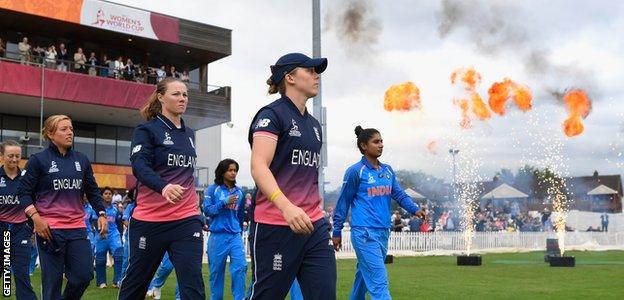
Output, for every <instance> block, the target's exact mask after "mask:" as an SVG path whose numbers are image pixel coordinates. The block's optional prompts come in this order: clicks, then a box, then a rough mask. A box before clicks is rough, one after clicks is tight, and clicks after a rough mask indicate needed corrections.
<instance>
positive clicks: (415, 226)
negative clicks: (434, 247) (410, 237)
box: [408, 216, 423, 232]
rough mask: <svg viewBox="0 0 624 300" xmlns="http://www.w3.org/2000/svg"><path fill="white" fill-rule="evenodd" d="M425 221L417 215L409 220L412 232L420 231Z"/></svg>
mask: <svg viewBox="0 0 624 300" xmlns="http://www.w3.org/2000/svg"><path fill="white" fill-rule="evenodd" d="M422 223H423V219H421V218H418V217H416V216H412V217H411V218H410V220H409V223H408V225H409V229H410V231H411V232H419V231H420V226H421V225H422Z"/></svg>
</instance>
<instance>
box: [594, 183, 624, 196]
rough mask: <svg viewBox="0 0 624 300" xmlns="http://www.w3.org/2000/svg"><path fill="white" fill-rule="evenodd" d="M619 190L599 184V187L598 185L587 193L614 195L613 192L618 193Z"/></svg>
mask: <svg viewBox="0 0 624 300" xmlns="http://www.w3.org/2000/svg"><path fill="white" fill-rule="evenodd" d="M617 193H618V192H617V191H616V190H614V189H612V188H610V187H608V186H606V185H604V184H601V185H599V186H598V187H596V188H595V189H593V190H591V191H589V192H588V193H587V195H613V194H617Z"/></svg>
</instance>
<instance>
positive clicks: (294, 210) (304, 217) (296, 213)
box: [282, 201, 314, 234]
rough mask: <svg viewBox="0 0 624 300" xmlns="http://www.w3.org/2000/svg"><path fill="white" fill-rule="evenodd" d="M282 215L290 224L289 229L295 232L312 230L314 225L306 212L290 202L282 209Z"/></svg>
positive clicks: (303, 232) (302, 232) (310, 231)
mask: <svg viewBox="0 0 624 300" xmlns="http://www.w3.org/2000/svg"><path fill="white" fill-rule="evenodd" d="M282 216H284V219H285V220H286V222H287V223H288V226H290V229H291V230H292V231H293V232H294V233H296V234H310V233H312V231H314V225H312V220H310V217H308V214H306V213H305V211H303V209H301V208H300V207H298V206H296V205H294V204H292V203H290V201H289V203H288V205H286V207H285V208H284V209H282Z"/></svg>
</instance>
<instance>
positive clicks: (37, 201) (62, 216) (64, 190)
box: [17, 143, 104, 229]
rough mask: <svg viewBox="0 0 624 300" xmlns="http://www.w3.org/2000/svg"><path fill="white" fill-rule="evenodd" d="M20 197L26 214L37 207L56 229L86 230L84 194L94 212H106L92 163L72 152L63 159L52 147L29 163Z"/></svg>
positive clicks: (35, 156) (19, 188)
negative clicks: (28, 209)
mask: <svg viewBox="0 0 624 300" xmlns="http://www.w3.org/2000/svg"><path fill="white" fill-rule="evenodd" d="M17 194H18V195H19V199H20V206H21V207H22V210H24V209H26V208H28V207H29V206H30V205H34V206H35V208H36V209H37V211H38V212H39V215H40V216H41V217H43V218H44V219H45V220H46V221H47V222H48V224H49V225H50V228H52V229H76V228H85V223H84V220H83V217H84V214H85V212H84V207H83V205H82V201H81V200H82V195H83V194H86V195H87V199H88V200H89V203H91V206H92V207H93V210H95V211H96V212H98V213H103V212H104V205H103V204H102V203H103V199H102V194H101V193H100V189H99V188H98V186H97V183H96V182H95V177H93V169H92V168H91V163H90V162H89V159H87V157H86V156H85V155H83V154H82V153H79V152H76V151H74V150H72V149H69V150H68V151H67V153H66V154H65V155H62V154H61V153H60V152H59V150H58V148H57V147H56V146H55V145H54V144H52V143H50V146H49V147H48V148H47V149H45V150H43V151H41V152H39V153H36V154H34V155H32V156H31V157H30V158H29V159H28V163H26V169H25V170H24V171H22V177H21V178H20V184H19V186H18V189H17Z"/></svg>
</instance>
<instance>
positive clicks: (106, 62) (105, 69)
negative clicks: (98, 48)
mask: <svg viewBox="0 0 624 300" xmlns="http://www.w3.org/2000/svg"><path fill="white" fill-rule="evenodd" d="M110 63H111V61H110V59H108V56H107V55H106V54H104V55H102V61H101V65H100V72H99V73H100V76H101V77H108V76H109V72H110V69H109V67H110Z"/></svg>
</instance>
